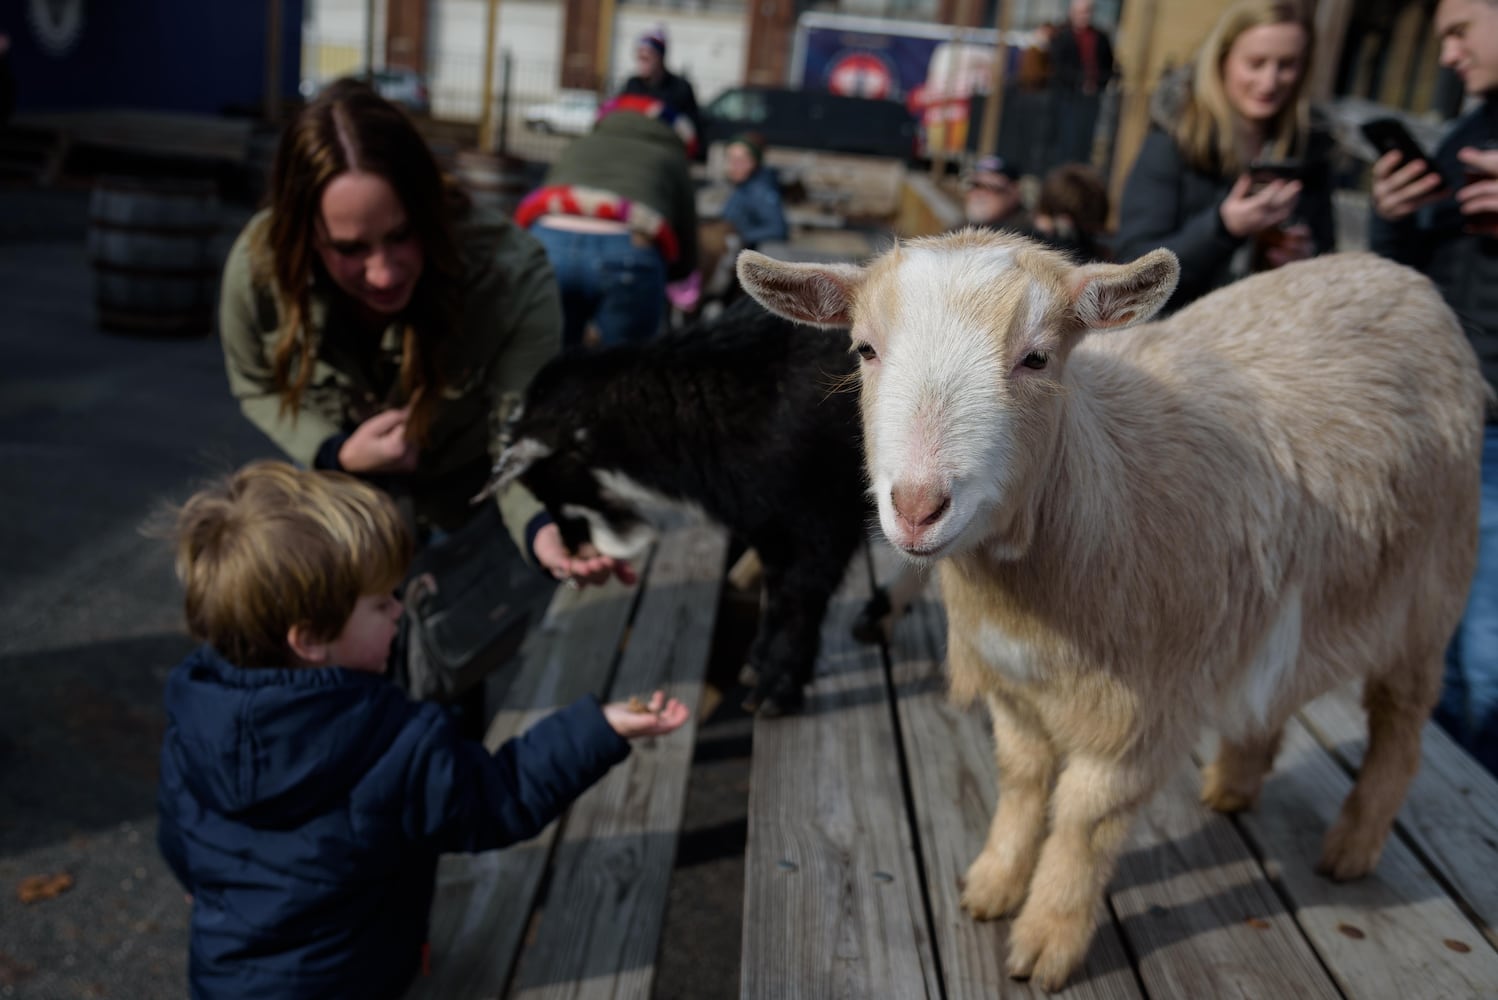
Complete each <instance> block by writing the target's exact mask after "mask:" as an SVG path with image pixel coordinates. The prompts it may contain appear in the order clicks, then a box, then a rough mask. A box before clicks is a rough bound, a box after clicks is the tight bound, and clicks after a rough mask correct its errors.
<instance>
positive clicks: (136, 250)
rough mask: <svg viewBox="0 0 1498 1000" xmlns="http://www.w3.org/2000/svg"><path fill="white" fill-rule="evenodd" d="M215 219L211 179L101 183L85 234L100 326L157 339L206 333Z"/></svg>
mask: <svg viewBox="0 0 1498 1000" xmlns="http://www.w3.org/2000/svg"><path fill="white" fill-rule="evenodd" d="M218 219H219V202H218V190H217V188H216V186H215V185H214V183H213V182H212V181H208V180H172V179H164V178H133V177H101V178H99V180H98V181H96V182H95V184H94V191H93V197H92V200H91V201H90V203H89V231H88V255H89V259H90V261H91V262H92V264H93V269H94V306H95V310H96V314H97V317H98V322H99V325H100V326H101V327H103V328H104V329H106V330H115V331H118V332H122V333H139V334H155V335H159V336H176V337H195V336H204V335H206V334H208V333H209V332H211V331H212V329H213V305H214V298H215V293H216V291H217V288H218V277H219V267H220V263H221V262H220V261H219V259H218V258H219V255H218V252H217V235H218Z"/></svg>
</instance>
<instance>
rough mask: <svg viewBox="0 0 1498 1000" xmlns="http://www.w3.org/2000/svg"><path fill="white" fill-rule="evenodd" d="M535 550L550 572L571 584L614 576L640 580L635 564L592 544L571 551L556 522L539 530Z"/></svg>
mask: <svg viewBox="0 0 1498 1000" xmlns="http://www.w3.org/2000/svg"><path fill="white" fill-rule="evenodd" d="M531 550H532V551H533V552H535V554H536V561H537V562H539V563H540V564H541V565H542V567H544V568H545V570H546V571H547V572H548V573H550V574H551V575H552V576H554V577H556V578H557V579H558V580H561V581H563V582H565V583H567V584H569V585H571V586H583V587H586V586H589V585H591V584H598V583H607V582H608V580H609V578H610V577H613V576H617V577H618V578H619V579H620V580H622V581H624V582H625V583H634V582H635V579H636V576H635V571H634V567H632V566H630V564H629V563H627V562H624V561H623V560H620V559H613V558H610V557H609V556H606V555H602V554H600V553H599V551H598V550H597V549H595V548H594V547H593V546H591V545H584V546H583V547H582V548H580V549H578V550H577V552H571V551H569V550H568V548H567V546H566V545H565V544H563V542H562V532H561V529H559V528H558V527H557V526H556V524H555V523H552V524H548V525H545V526H543V527H542V528H541V530H540V531H538V532H536V537H535V538H534V539H532V541H531Z"/></svg>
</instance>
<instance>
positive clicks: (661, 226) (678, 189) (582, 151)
mask: <svg viewBox="0 0 1498 1000" xmlns="http://www.w3.org/2000/svg"><path fill="white" fill-rule="evenodd" d="M598 115H599V117H598V121H597V123H596V124H595V125H594V126H593V130H592V131H591V132H589V133H588V134H587V135H585V136H582V137H580V138H578V139H574V140H573V141H572V142H571V143H569V144H568V145H567V148H566V149H565V150H564V151H563V152H562V155H561V157H560V158H559V159H558V160H557V161H556V163H554V164H553V165H552V167H551V169H550V170H548V171H547V174H546V182H545V185H544V186H543V187H541V188H539V189H537V190H535V191H532V192H531V193H530V194H528V195H526V197H525V198H524V199H523V200H522V201H521V202H520V205H519V207H517V208H516V210H515V221H516V222H518V223H519V224H520V225H522V226H528V227H530V228H531V231H532V232H533V233H534V234H535V235H536V237H537V238H538V239H539V240H540V241H541V245H542V246H543V247H545V248H546V253H547V255H548V256H549V257H550V258H551V263H552V267H554V268H555V269H556V277H557V283H558V285H559V286H560V288H561V292H562V313H563V332H562V341H563V344H564V346H565V347H566V348H567V349H568V350H573V349H576V348H578V347H581V346H583V344H584V336H585V333H586V331H587V328H588V326H589V324H592V325H593V327H594V328H595V329H596V331H597V334H598V338H599V340H600V341H601V343H603V344H620V343H625V342H628V341H637V340H643V339H646V338H648V337H653V336H655V334H656V333H658V332H659V331H660V329H661V324H662V320H663V319H664V318H665V315H666V283H667V282H668V281H679V280H680V279H682V278H686V277H688V276H689V275H691V274H692V273H693V272H694V271H695V269H696V267H697V194H696V190H695V188H694V187H693V184H692V176H691V170H690V166H689V157H690V156H691V155H692V153H693V152H694V151H695V149H696V144H697V136H696V130H695V128H694V127H693V125H692V122H691V120H690V119H688V118H687V117H686V116H685V115H681V114H678V113H677V112H676V110H675V109H674V108H672V107H671V106H670V105H668V104H665V103H663V102H661V101H658V100H656V99H654V98H650V97H645V96H642V95H639V94H625V95H623V96H620V97H616V98H614V99H613V100H612V101H610V102H608V103H607V104H605V105H604V106H603V107H602V108H600V109H599V112H598Z"/></svg>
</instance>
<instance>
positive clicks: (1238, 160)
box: [1117, 0, 1336, 311]
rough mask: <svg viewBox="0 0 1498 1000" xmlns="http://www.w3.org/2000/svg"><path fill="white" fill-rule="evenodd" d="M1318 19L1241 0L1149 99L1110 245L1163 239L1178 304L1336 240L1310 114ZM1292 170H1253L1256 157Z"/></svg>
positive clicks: (1326, 137) (1320, 144)
mask: <svg viewBox="0 0 1498 1000" xmlns="http://www.w3.org/2000/svg"><path fill="white" fill-rule="evenodd" d="M1313 32H1314V26H1313V22H1312V20H1311V13H1310V10H1309V8H1308V7H1306V6H1305V4H1304V3H1302V2H1300V0H1238V2H1236V3H1234V4H1233V5H1232V6H1231V7H1229V8H1228V9H1227V10H1226V11H1224V12H1223V14H1222V16H1221V17H1219V18H1218V20H1217V24H1216V26H1215V27H1213V29H1212V31H1211V33H1210V34H1209V35H1208V36H1207V40H1206V42H1205V43H1203V45H1202V47H1201V49H1200V50H1199V51H1198V53H1197V57H1196V62H1195V66H1194V67H1184V68H1183V69H1182V70H1180V71H1178V72H1176V73H1174V74H1172V75H1170V76H1168V77H1167V78H1166V79H1165V80H1163V81H1162V82H1161V85H1160V86H1159V87H1158V88H1157V89H1156V91H1155V95H1154V97H1153V98H1152V100H1151V117H1152V119H1153V122H1152V126H1151V128H1150V131H1149V133H1148V134H1147V135H1146V136H1145V139H1144V144H1143V146H1142V147H1141V148H1140V150H1139V155H1138V157H1137V158H1136V159H1135V160H1134V165H1133V167H1132V169H1131V170H1130V171H1129V176H1128V180H1127V181H1126V183H1125V184H1124V190H1123V198H1122V201H1121V203H1120V205H1119V226H1118V240H1117V253H1118V258H1119V259H1120V260H1124V261H1127V260H1133V259H1134V258H1136V257H1138V256H1139V255H1141V254H1143V253H1146V252H1148V251H1150V250H1153V249H1155V248H1156V247H1162V246H1163V247H1167V248H1168V249H1170V250H1172V251H1174V252H1175V255H1176V256H1177V257H1178V258H1179V259H1180V262H1181V281H1180V284H1179V285H1178V286H1177V288H1176V292H1175V294H1174V295H1173V296H1172V297H1171V300H1170V302H1168V303H1167V304H1166V310H1167V311H1168V310H1172V309H1178V308H1180V307H1181V306H1183V305H1185V304H1186V303H1188V302H1191V301H1193V300H1194V299H1197V298H1199V297H1201V296H1202V295H1205V294H1206V293H1207V292H1210V291H1211V290H1212V289H1214V288H1218V287H1221V286H1222V285H1226V284H1228V283H1229V282H1231V281H1233V280H1235V279H1237V278H1239V277H1242V276H1243V275H1245V274H1248V273H1249V272H1250V271H1251V270H1252V269H1253V267H1254V265H1255V263H1256V262H1257V263H1258V266H1260V267H1278V266H1280V265H1283V264H1286V263H1289V262H1291V261H1294V260H1301V259H1303V258H1306V257H1310V256H1312V255H1314V254H1318V253H1328V252H1330V251H1332V250H1334V249H1335V243H1336V227H1335V223H1334V221H1333V216H1332V171H1331V161H1330V157H1331V147H1332V140H1331V136H1330V134H1329V133H1328V132H1327V130H1326V129H1324V128H1322V127H1320V125H1319V124H1314V123H1313V121H1312V118H1311V110H1310V106H1309V101H1308V100H1307V98H1306V78H1307V76H1308V75H1309V70H1310V65H1311V58H1312V55H1313V52H1314V42H1315V36H1314V33H1313ZM1265 160H1270V161H1276V162H1277V163H1279V164H1280V166H1281V167H1283V168H1285V169H1286V170H1287V171H1288V173H1285V174H1280V175H1266V174H1263V173H1260V174H1258V175H1256V174H1255V172H1254V171H1253V170H1251V167H1252V165H1253V164H1255V163H1256V162H1258V161H1265Z"/></svg>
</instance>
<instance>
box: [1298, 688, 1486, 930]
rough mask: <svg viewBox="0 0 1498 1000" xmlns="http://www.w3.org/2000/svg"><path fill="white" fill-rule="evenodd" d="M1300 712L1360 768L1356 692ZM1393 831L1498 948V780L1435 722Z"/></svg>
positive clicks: (1362, 744)
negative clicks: (1421, 857)
mask: <svg viewBox="0 0 1498 1000" xmlns="http://www.w3.org/2000/svg"><path fill="white" fill-rule="evenodd" d="M1301 718H1302V719H1303V720H1304V721H1305V723H1306V724H1307V726H1308V727H1309V728H1310V730H1311V732H1312V733H1313V734H1314V735H1315V736H1316V737H1317V739H1318V740H1319V741H1320V742H1321V744H1322V745H1323V746H1325V747H1326V748H1327V749H1329V750H1330V751H1331V752H1332V753H1333V754H1334V755H1336V756H1337V757H1338V758H1340V759H1341V760H1342V762H1343V763H1344V765H1345V766H1346V767H1347V768H1348V769H1349V770H1352V771H1356V770H1357V768H1359V767H1361V766H1362V762H1363V751H1364V749H1365V748H1366V746H1367V741H1368V740H1367V737H1368V730H1367V722H1366V715H1365V713H1364V712H1363V709H1362V706H1361V705H1360V703H1359V699H1358V695H1357V693H1356V692H1355V691H1354V690H1351V689H1339V690H1337V691H1334V692H1331V693H1330V694H1326V695H1323V696H1322V697H1320V698H1318V699H1316V700H1315V701H1314V702H1312V703H1311V704H1309V705H1307V706H1306V707H1305V708H1304V709H1303V710H1302V711H1301ZM1398 829H1399V830H1400V831H1401V832H1402V833H1403V834H1404V835H1405V836H1406V837H1408V838H1409V840H1410V842H1411V843H1412V844H1414V846H1415V847H1416V848H1417V849H1418V850H1419V852H1420V853H1421V854H1422V855H1424V857H1425V858H1426V859H1427V861H1428V862H1429V863H1430V864H1431V865H1432V866H1434V868H1435V870H1436V871H1437V872H1438V873H1439V874H1440V877H1441V878H1442V879H1443V880H1444V881H1445V882H1446V884H1447V885H1448V886H1450V887H1451V889H1452V891H1454V892H1455V893H1456V895H1457V897H1458V899H1459V900H1460V901H1461V902H1462V903H1463V904H1464V905H1465V906H1466V907H1467V908H1468V910H1469V912H1470V913H1471V914H1474V915H1475V916H1476V919H1477V921H1478V925H1479V926H1480V928H1481V929H1482V932H1483V934H1484V935H1485V936H1486V937H1487V939H1488V940H1489V941H1490V942H1492V943H1493V944H1494V945H1495V946H1498V779H1495V778H1494V777H1493V776H1492V775H1491V774H1489V773H1488V772H1487V771H1486V770H1485V769H1484V768H1483V766H1482V765H1481V764H1479V763H1477V761H1475V760H1473V759H1472V756H1471V755H1470V754H1468V753H1467V752H1466V751H1465V750H1463V749H1462V748H1461V747H1459V746H1457V745H1456V743H1455V742H1453V741H1452V739H1451V737H1449V736H1447V735H1446V733H1445V732H1444V731H1443V730H1442V729H1441V728H1440V727H1439V726H1437V725H1435V724H1434V723H1430V724H1428V725H1426V727H1425V732H1424V734H1423V749H1422V758H1421V765H1420V771H1419V773H1418V774H1416V775H1415V781H1414V783H1413V784H1412V785H1411V786H1410V791H1409V795H1408V796H1407V797H1406V798H1405V802H1404V807H1403V808H1402V809H1401V810H1400V813H1399V825H1398Z"/></svg>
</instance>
